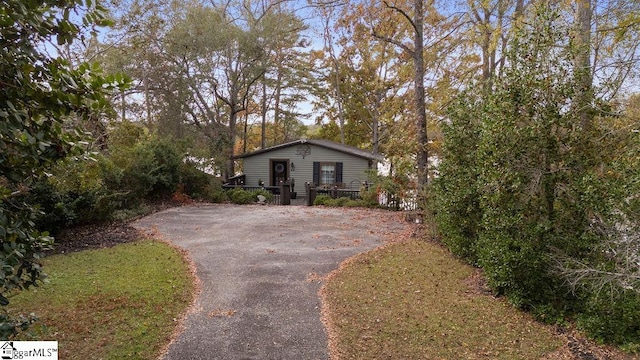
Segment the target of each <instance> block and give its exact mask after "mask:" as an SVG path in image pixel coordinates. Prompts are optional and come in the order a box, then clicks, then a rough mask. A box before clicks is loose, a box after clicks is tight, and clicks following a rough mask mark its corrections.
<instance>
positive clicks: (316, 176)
mask: <svg viewBox="0 0 640 360" xmlns="http://www.w3.org/2000/svg"><path fill="white" fill-rule="evenodd" d="M313 183H314V184H315V185H316V186H318V185H320V163H319V162H317V161H314V162H313Z"/></svg>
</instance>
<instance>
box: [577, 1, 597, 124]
mask: <svg viewBox="0 0 640 360" xmlns="http://www.w3.org/2000/svg"><path fill="white" fill-rule="evenodd" d="M576 2H577V9H576V11H577V14H576V21H577V24H576V32H577V34H576V40H577V41H576V44H577V47H578V49H577V50H578V53H577V56H576V60H575V68H574V71H575V73H576V77H577V82H578V95H577V97H576V105H577V110H578V113H579V114H580V125H581V126H582V129H583V130H587V131H588V130H589V129H590V128H591V125H592V118H593V116H592V115H591V94H592V82H593V80H592V76H591V14H592V11H591V0H577V1H576Z"/></svg>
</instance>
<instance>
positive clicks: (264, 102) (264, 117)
mask: <svg viewBox="0 0 640 360" xmlns="http://www.w3.org/2000/svg"><path fill="white" fill-rule="evenodd" d="M262 81H263V82H262V124H261V128H260V132H261V137H260V148H261V149H265V148H266V147H267V83H266V79H263V80H262Z"/></svg>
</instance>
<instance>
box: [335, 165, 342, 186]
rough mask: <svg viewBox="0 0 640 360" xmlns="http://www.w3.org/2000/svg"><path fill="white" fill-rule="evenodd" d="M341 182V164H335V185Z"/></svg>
mask: <svg viewBox="0 0 640 360" xmlns="http://www.w3.org/2000/svg"><path fill="white" fill-rule="evenodd" d="M341 182H342V163H341V162H337V163H336V183H341Z"/></svg>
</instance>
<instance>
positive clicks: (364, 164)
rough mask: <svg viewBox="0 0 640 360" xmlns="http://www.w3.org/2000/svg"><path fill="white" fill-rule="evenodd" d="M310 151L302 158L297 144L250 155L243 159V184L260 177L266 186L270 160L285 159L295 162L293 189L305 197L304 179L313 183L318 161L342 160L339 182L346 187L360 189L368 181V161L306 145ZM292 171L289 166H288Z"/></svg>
mask: <svg viewBox="0 0 640 360" xmlns="http://www.w3.org/2000/svg"><path fill="white" fill-rule="evenodd" d="M309 147H310V149H311V153H310V154H308V155H306V156H305V158H304V159H303V158H302V155H299V154H297V152H298V146H297V145H293V146H289V147H285V148H282V149H275V150H272V151H268V152H264V153H261V154H256V155H252V156H249V157H246V158H244V159H243V161H244V162H243V173H244V175H245V176H246V178H245V185H247V186H258V181H259V180H262V181H264V182H265V185H271V184H269V181H270V173H269V160H270V159H278V160H286V159H288V160H289V162H290V164H293V165H294V168H295V170H294V171H292V172H290V176H291V177H292V178H293V179H294V180H295V191H296V192H297V193H298V196H301V197H305V196H306V192H305V186H304V184H305V182H307V181H308V182H313V163H314V162H315V161H318V162H342V163H343V169H342V182H343V183H344V184H345V186H346V187H350V186H351V187H352V188H354V189H359V188H360V184H362V182H363V181H365V180H367V169H369V160H368V159H364V158H361V157H357V156H353V155H351V154H347V153H343V152H340V151H336V150H332V149H327V148H324V147H321V146H317V145H312V144H311V145H309ZM289 170H291V169H289Z"/></svg>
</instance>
